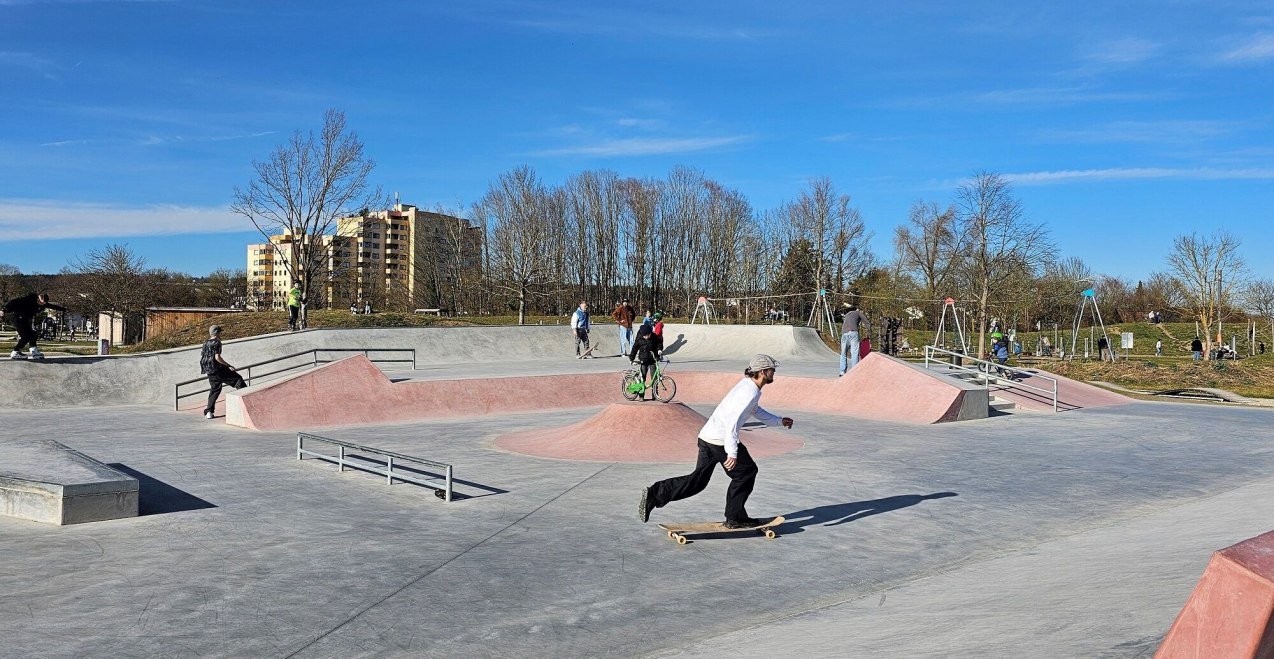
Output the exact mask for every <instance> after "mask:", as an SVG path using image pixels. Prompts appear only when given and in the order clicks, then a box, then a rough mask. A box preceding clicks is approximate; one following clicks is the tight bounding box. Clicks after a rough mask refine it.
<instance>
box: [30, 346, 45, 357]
mask: <svg viewBox="0 0 1274 659" xmlns="http://www.w3.org/2000/svg"><path fill="white" fill-rule="evenodd" d="M31 358H32V359H44V353H42V352H40V349H39V348H36V347H32V348H31Z"/></svg>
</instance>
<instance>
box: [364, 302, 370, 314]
mask: <svg viewBox="0 0 1274 659" xmlns="http://www.w3.org/2000/svg"><path fill="white" fill-rule="evenodd" d="M363 314H364V315H367V316H370V315H372V303H371V302H370V301H369V302H364V303H363Z"/></svg>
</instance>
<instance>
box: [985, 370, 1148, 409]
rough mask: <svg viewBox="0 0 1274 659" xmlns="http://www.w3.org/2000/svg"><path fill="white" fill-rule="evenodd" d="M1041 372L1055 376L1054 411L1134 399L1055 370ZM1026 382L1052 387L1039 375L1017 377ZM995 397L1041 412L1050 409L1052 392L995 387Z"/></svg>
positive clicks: (1047, 387) (1099, 405) (1108, 405)
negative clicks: (1055, 408)
mask: <svg viewBox="0 0 1274 659" xmlns="http://www.w3.org/2000/svg"><path fill="white" fill-rule="evenodd" d="M1040 374H1041V375H1046V376H1048V377H1050V378H1053V379H1054V380H1057V411H1058V412H1065V411H1068V410H1078V409H1085V408H1089V407H1111V406H1114V405H1126V404H1128V403H1131V402H1133V400H1132V399H1131V398H1129V397H1127V396H1124V395H1122V394H1117V393H1115V392H1113V391H1110V390H1108V389H1102V388H1101V387H1097V386H1094V385H1091V384H1088V383H1087V382H1080V381H1079V380H1072V379H1070V378H1067V377H1062V376H1060V375H1057V374H1055V373H1049V372H1047V371H1040ZM1018 382H1022V383H1025V384H1029V385H1031V386H1032V387H1036V388H1038V389H1046V390H1050V391H1051V390H1052V388H1053V383H1052V382H1049V381H1048V380H1045V379H1044V378H1042V377H1028V378H1023V379H1020V380H1018ZM995 395H996V397H997V398H1004V399H1006V400H1010V401H1013V402H1014V403H1016V404H1017V406H1018V407H1021V408H1024V409H1028V410H1036V411H1041V412H1052V411H1053V396H1052V394H1051V393H1047V394H1046V393H1042V392H1039V391H1032V390H1023V389H996V390H995Z"/></svg>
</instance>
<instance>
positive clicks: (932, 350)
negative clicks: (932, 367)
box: [925, 346, 1057, 412]
mask: <svg viewBox="0 0 1274 659" xmlns="http://www.w3.org/2000/svg"><path fill="white" fill-rule="evenodd" d="M939 354H943V355H947V356H949V357H955V358H958V359H952V360H951V361H949V362H948V361H943V360H939V359H938V355H939ZM957 361H959V362H961V363H960V364H957V363H956V362H957ZM931 362H932V363H934V364H941V365H943V366H945V367H946V368H948V369H954V370H957V371H962V372H965V373H973V374H974V375H975V376H978V377H981V378H982V385H983V388H985V389H986V390H988V391H990V389H991V373H992V372H993V371H999V372H1008V373H1017V374H1020V375H1022V376H1024V377H1029V378H1040V379H1042V380H1047V381H1049V382H1051V383H1053V388H1052V389H1045V388H1042V387H1036V386H1034V385H1030V384H1027V383H1025V382H1018V381H1017V380H1014V379H1012V378H1006V379H1001V380H998V381H997V384H999V385H1001V386H1003V387H1004V388H1005V389H1021V390H1029V391H1033V392H1038V393H1040V394H1042V395H1045V396H1051V397H1052V399H1053V411H1054V412H1056V411H1057V379H1056V378H1050V377H1048V376H1047V375H1041V374H1040V373H1036V372H1032V371H1028V370H1025V369H1021V368H1014V367H1012V366H1001V365H1000V364H997V363H995V362H990V361H987V360H985V359H978V358H977V357H970V356H968V355H966V354H964V353H961V352H955V351H952V350H947V349H945V348H936V347H934V346H925V368H926V369H928V368H929V364H930V363H931ZM964 362H973V363H974V364H976V366H965V365H964Z"/></svg>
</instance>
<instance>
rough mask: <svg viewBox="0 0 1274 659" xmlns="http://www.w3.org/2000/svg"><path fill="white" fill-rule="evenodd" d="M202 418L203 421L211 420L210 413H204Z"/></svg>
mask: <svg viewBox="0 0 1274 659" xmlns="http://www.w3.org/2000/svg"><path fill="white" fill-rule="evenodd" d="M203 418H205V419H211V418H212V412H204V413H203Z"/></svg>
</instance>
